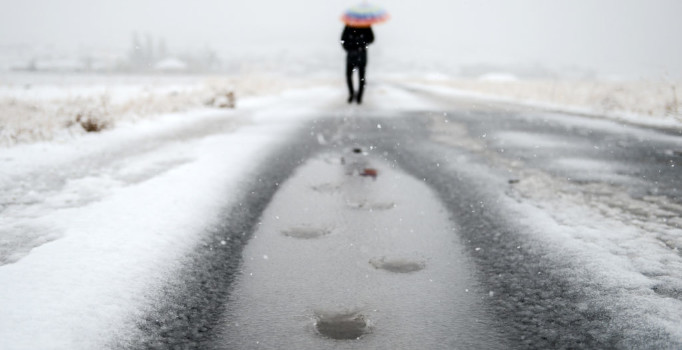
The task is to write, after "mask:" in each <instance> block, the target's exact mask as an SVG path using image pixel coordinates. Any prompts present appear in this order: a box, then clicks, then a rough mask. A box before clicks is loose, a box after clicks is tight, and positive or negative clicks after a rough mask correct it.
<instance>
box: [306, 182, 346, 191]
mask: <svg viewBox="0 0 682 350" xmlns="http://www.w3.org/2000/svg"><path fill="white" fill-rule="evenodd" d="M312 189H313V191H315V192H319V193H336V192H339V190H340V189H341V185H338V184H333V183H323V184H319V185H314V186H312Z"/></svg>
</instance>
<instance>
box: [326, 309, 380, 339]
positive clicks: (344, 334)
mask: <svg viewBox="0 0 682 350" xmlns="http://www.w3.org/2000/svg"><path fill="white" fill-rule="evenodd" d="M315 319H316V321H315V330H316V331H317V332H318V333H319V334H320V335H322V336H324V337H327V338H330V339H337V340H354V339H358V338H360V337H362V336H363V335H365V334H367V333H369V332H370V324H369V321H368V320H367V318H366V317H365V316H364V315H362V314H360V313H357V312H317V313H316V315H315Z"/></svg>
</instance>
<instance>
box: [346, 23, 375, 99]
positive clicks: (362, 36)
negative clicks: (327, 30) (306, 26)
mask: <svg viewBox="0 0 682 350" xmlns="http://www.w3.org/2000/svg"><path fill="white" fill-rule="evenodd" d="M373 42H374V32H372V27H370V26H367V27H352V26H349V25H346V27H345V28H344V29H343V34H342V35H341V45H343V49H344V50H346V83H347V84H348V103H353V100H355V101H356V102H357V103H358V104H361V103H362V94H363V92H364V91H365V71H366V67H367V46H369V44H371V43H373ZM355 70H357V71H358V85H359V86H358V91H357V93H356V92H355V89H354V88H353V72H354V71H355Z"/></svg>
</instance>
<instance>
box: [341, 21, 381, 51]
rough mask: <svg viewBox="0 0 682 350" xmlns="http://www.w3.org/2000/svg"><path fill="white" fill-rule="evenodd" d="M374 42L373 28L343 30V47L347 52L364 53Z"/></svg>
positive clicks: (347, 28) (347, 27) (348, 28)
mask: <svg viewBox="0 0 682 350" xmlns="http://www.w3.org/2000/svg"><path fill="white" fill-rule="evenodd" d="M373 42H374V32H372V28H370V27H367V28H356V27H349V26H346V28H344V29H343V34H342V35H341V45H343V48H344V50H346V51H364V50H365V49H366V48H367V45H369V44H371V43H373Z"/></svg>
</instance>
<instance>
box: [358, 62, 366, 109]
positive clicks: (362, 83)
mask: <svg viewBox="0 0 682 350" xmlns="http://www.w3.org/2000/svg"><path fill="white" fill-rule="evenodd" d="M358 73H359V75H360V87H359V88H358V95H357V101H358V104H360V103H362V93H363V92H364V91H365V65H361V66H360V67H358Z"/></svg>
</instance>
